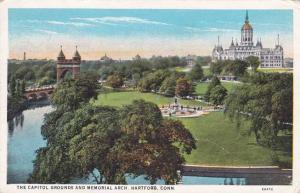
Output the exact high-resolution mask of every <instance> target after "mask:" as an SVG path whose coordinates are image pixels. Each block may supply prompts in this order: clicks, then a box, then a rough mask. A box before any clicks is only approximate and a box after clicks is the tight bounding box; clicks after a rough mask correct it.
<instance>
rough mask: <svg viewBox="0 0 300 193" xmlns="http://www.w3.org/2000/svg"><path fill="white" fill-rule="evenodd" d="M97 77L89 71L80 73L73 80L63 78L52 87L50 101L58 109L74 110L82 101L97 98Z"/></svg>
mask: <svg viewBox="0 0 300 193" xmlns="http://www.w3.org/2000/svg"><path fill="white" fill-rule="evenodd" d="M97 80H98V79H97V77H96V76H93V75H92V74H90V73H82V74H81V73H80V74H78V76H77V78H76V79H75V80H73V79H72V80H65V81H63V82H62V83H60V84H58V86H57V87H56V88H55V89H54V92H53V94H52V95H51V103H52V105H54V106H55V107H57V108H58V110H62V111H74V110H76V109H78V108H79V107H80V105H81V104H82V103H86V102H88V101H90V99H92V98H93V99H96V98H97V95H98V94H97V89H98V83H97Z"/></svg>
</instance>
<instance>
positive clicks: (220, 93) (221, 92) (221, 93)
mask: <svg viewBox="0 0 300 193" xmlns="http://www.w3.org/2000/svg"><path fill="white" fill-rule="evenodd" d="M226 96H227V90H226V88H225V87H224V86H222V85H217V86H215V87H214V88H212V89H211V91H210V96H209V101H210V102H212V103H213V104H214V105H222V104H224V100H225V97H226Z"/></svg>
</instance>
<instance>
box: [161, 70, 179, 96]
mask: <svg viewBox="0 0 300 193" xmlns="http://www.w3.org/2000/svg"><path fill="white" fill-rule="evenodd" d="M175 89H176V77H175V75H172V76H169V77H167V78H165V80H164V81H163V82H162V85H161V87H160V89H159V91H160V92H161V93H162V94H164V95H166V96H170V97H173V96H174V95H175Z"/></svg>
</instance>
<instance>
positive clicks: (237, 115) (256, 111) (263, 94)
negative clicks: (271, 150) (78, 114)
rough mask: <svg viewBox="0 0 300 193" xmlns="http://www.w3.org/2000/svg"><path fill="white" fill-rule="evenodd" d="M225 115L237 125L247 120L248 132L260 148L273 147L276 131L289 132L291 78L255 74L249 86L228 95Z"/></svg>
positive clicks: (288, 75)
mask: <svg viewBox="0 0 300 193" xmlns="http://www.w3.org/2000/svg"><path fill="white" fill-rule="evenodd" d="M225 104H226V111H225V112H226V114H227V115H229V117H230V118H231V119H235V120H237V122H238V123H240V121H241V119H242V118H246V119H248V120H250V122H251V126H250V132H252V133H254V134H255V136H256V140H257V142H258V143H260V144H264V145H267V146H269V147H274V146H275V145H276V140H277V135H278V132H279V131H284V130H285V131H291V130H292V124H291V123H292V120H293V110H292V109H293V108H292V107H293V76H292V75H291V74H280V73H271V74H265V73H256V74H253V75H252V76H251V77H250V79H249V83H247V84H244V85H242V86H239V88H238V89H235V90H234V92H232V93H230V94H229V95H228V97H227V100H226V102H225Z"/></svg>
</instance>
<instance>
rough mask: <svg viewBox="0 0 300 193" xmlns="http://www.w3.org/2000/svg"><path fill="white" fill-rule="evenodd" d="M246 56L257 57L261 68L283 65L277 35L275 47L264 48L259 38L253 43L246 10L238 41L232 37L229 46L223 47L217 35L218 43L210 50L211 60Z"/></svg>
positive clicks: (241, 58)
mask: <svg viewBox="0 0 300 193" xmlns="http://www.w3.org/2000/svg"><path fill="white" fill-rule="evenodd" d="M248 56H256V57H258V58H259V60H260V67H261V68H282V67H283V66H284V55H283V48H282V46H281V45H280V43H279V35H278V38H277V42H276V45H275V48H264V47H263V44H262V41H261V40H257V42H256V44H254V42H253V27H252V25H251V24H250V22H249V17H248V11H246V18H245V23H244V25H243V26H242V28H241V41H240V43H238V42H237V41H236V42H234V41H233V38H232V41H231V43H230V45H229V48H227V49H223V47H222V45H220V41H219V37H218V44H217V45H216V46H215V47H214V49H213V51H212V59H213V61H217V60H235V59H239V60H244V59H245V58H247V57H248Z"/></svg>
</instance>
